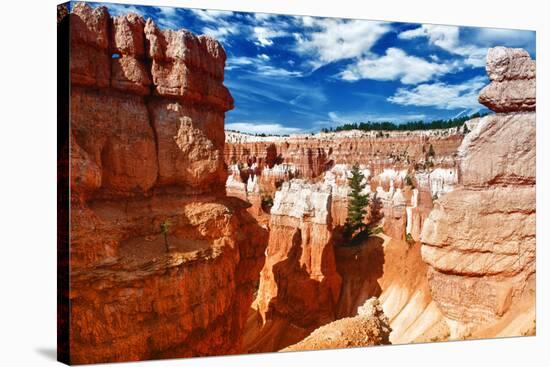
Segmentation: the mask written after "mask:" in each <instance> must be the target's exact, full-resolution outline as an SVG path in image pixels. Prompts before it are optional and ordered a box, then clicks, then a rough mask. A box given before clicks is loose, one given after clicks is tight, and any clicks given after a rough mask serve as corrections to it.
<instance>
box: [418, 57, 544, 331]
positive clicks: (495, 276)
mask: <svg viewBox="0 0 550 367" xmlns="http://www.w3.org/2000/svg"><path fill="white" fill-rule="evenodd" d="M525 55H526V53H525V52H523V51H518V50H510V49H503V48H496V49H491V50H490V51H489V53H488V56H487V61H488V66H487V69H488V71H489V76H490V77H491V79H492V80H493V82H492V83H495V82H497V83H500V82H501V81H503V80H504V81H506V80H508V81H510V83H513V81H514V80H515V79H516V78H518V77H520V76H522V77H523V76H525V77H527V76H532V77H533V78H534V65H532V63H533V62H532V61H530V60H528V58H526V56H525ZM533 83H534V79H533ZM521 88H522V87H521ZM521 88H520V89H521ZM521 90H523V89H521ZM523 92H525V93H530V92H529V90H524V91H523ZM484 93H487V90H485V92H482V96H483V95H484ZM532 97H533V100H532V101H530V102H529V103H528V105H529V106H530V107H529V108H531V107H532V108H533V109H534V107H535V103H534V95H533V96H532ZM480 100H481V101H482V102H484V103H486V105H487V106H488V107H490V108H495V107H494V104H493V103H492V101H487V100H486V99H484V98H482V97H481V96H480ZM516 102H517V100H510V101H509V100H507V99H506V98H504V99H502V100H501V102H499V103H503V104H504V105H503V106H498V107H497V108H496V110H497V111H515V112H509V113H506V114H496V115H489V116H486V117H483V118H482V119H481V120H480V121H479V122H478V124H477V125H476V126H475V127H474V129H473V130H472V131H471V133H469V134H468V135H467V136H466V138H465V139H464V141H463V143H462V144H461V146H460V148H459V156H460V158H461V164H460V172H461V180H460V186H459V188H458V189H455V190H454V191H453V192H450V193H448V194H446V195H445V196H443V197H442V198H441V199H440V200H438V201H437V202H436V203H435V206H434V209H433V211H432V212H431V213H430V215H429V217H428V219H427V220H426V222H425V224H424V227H423V231H422V235H421V240H422V242H423V243H424V245H423V247H422V256H423V259H424V261H426V262H427V263H428V264H429V267H430V269H429V271H428V278H429V285H430V288H431V293H432V296H433V298H434V300H435V301H436V302H437V304H438V306H439V308H440V309H441V310H442V312H443V313H444V315H445V317H446V318H447V321H448V324H449V326H450V327H451V337H454V338H460V337H467V336H469V335H473V334H475V333H476V332H477V331H479V330H480V329H483V328H487V327H489V325H491V324H494V323H498V322H499V320H502V319H503V318H505V317H508V318H510V317H511V316H506V315H507V314H508V313H510V312H514V310H515V309H516V305H518V304H520V303H521V304H525V303H526V302H527V304H529V303H530V304H531V306H526V308H524V312H525V314H532V316H533V317H534V313H531V311H530V310H529V308H530V307H531V308H533V310H534V298H533V297H534V279H535V210H536V209H535V208H536V205H535V182H536V175H535V150H536V149H535V141H536V139H535V138H536V131H535V113H534V112H520V111H522V110H523V109H524V107H525V105H524V104H518V103H516ZM526 298H527V299H528V300H530V301H525V299H526ZM514 325H515V327H514V328H508V329H507V331H506V332H505V333H504V334H502V335H507V336H511V335H521V334H522V333H523V330H524V329H528V328H530V327H531V326H532V320H529V319H527V320H526V319H525V318H524V319H522V320H520V321H516V322H515V324H514Z"/></svg>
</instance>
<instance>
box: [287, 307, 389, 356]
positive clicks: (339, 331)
mask: <svg viewBox="0 0 550 367" xmlns="http://www.w3.org/2000/svg"><path fill="white" fill-rule="evenodd" d="M390 332H391V328H390V326H389V321H388V318H387V317H386V315H384V311H383V310H382V307H381V306H380V302H379V301H378V299H376V298H371V299H369V300H367V301H366V302H365V304H364V305H363V306H361V307H359V309H358V313H357V316H355V317H346V318H342V319H339V320H336V321H334V322H331V323H330V324H327V325H324V326H322V327H320V328H318V329H317V330H315V331H314V332H313V333H311V335H309V336H308V337H307V338H305V339H304V340H302V341H301V342H299V343H297V344H294V345H291V346H289V347H287V348H285V349H283V350H282V352H291V351H300V350H319V349H335V348H351V347H368V346H373V345H383V344H391V343H390V340H389V335H390Z"/></svg>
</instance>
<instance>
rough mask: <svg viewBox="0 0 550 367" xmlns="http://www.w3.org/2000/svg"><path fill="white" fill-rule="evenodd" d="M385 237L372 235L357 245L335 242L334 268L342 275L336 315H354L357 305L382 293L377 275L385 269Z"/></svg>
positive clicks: (381, 273)
mask: <svg viewBox="0 0 550 367" xmlns="http://www.w3.org/2000/svg"><path fill="white" fill-rule="evenodd" d="M383 243H384V240H383V239H382V238H380V237H377V236H371V237H369V238H367V239H366V240H364V241H363V242H362V243H361V244H360V245H358V246H353V247H347V246H337V247H335V252H336V269H337V270H338V273H339V274H340V276H341V277H342V290H341V292H340V300H339V302H338V307H337V318H342V317H349V316H355V315H356V314H357V307H358V306H360V305H362V304H363V303H364V302H365V301H366V300H367V299H369V298H371V297H378V296H380V294H381V293H382V288H381V287H380V283H379V281H378V280H379V279H380V278H381V277H382V275H383V273H384V262H385V255H384V247H383Z"/></svg>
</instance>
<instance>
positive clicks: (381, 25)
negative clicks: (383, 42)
mask: <svg viewBox="0 0 550 367" xmlns="http://www.w3.org/2000/svg"><path fill="white" fill-rule="evenodd" d="M303 23H304V26H306V27H308V26H311V27H313V28H314V30H313V31H311V32H309V31H306V32H304V35H302V34H298V33H295V34H294V37H295V39H296V43H297V45H296V51H297V52H298V53H300V54H302V55H305V56H310V57H312V58H313V60H311V61H310V63H311V64H312V66H314V67H315V68H318V67H320V66H323V65H326V64H329V63H331V62H335V61H338V60H344V59H351V58H355V57H359V56H362V55H365V54H366V53H368V52H369V51H370V49H371V48H372V46H374V44H375V43H376V42H377V41H378V40H379V39H380V38H381V37H382V36H383V35H384V34H386V33H387V32H389V31H390V30H391V28H390V26H389V25H388V23H385V22H374V21H366V20H343V19H330V18H319V19H316V18H304V19H303Z"/></svg>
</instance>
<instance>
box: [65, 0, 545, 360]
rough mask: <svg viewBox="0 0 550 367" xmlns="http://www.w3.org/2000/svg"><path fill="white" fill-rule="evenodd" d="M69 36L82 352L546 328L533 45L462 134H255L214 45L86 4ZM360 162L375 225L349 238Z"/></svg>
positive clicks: (242, 349) (69, 143)
mask: <svg viewBox="0 0 550 367" xmlns="http://www.w3.org/2000/svg"><path fill="white" fill-rule="evenodd" d="M69 24H70V27H69ZM58 32H59V34H60V35H61V36H63V35H65V36H67V37H68V34H70V35H71V37H70V49H71V51H72V52H71V54H70V63H69V66H70V75H71V80H70V86H71V90H70V101H71V104H70V115H71V125H70V134H69V136H68V137H67V139H66V141H65V143H64V145H63V144H62V145H63V150H62V153H61V154H63V155H64V156H65V157H66V159H67V157H70V168H71V171H70V177H67V180H69V182H70V188H71V198H70V199H71V213H70V215H71V217H70V221H71V228H70V236H71V246H70V250H69V251H70V253H69V255H70V268H71V278H70V289H69V290H68V292H67V293H66V294H62V297H64V300H65V301H66V302H67V304H70V313H69V314H67V315H66V320H65V321H66V322H67V325H68V326H67V327H68V328H69V329H70V333H69V336H68V339H67V340H65V341H64V344H62V345H61V346H60V347H61V348H64V350H65V351H67V353H68V355H69V357H68V358H69V361H70V362H71V363H98V362H111V361H128V360H142V359H156V358H176V357H195V356H209V355H221V354H240V353H257V352H276V351H295V350H310V349H326V348H343V347H358V346H372V345H381V344H402V343H415V342H434V341H445V340H462V339H472V338H487V337H500V336H523V335H534V334H535V333H536V324H535V302H534V300H535V277H536V270H535V217H536V209H535V208H536V206H535V184H536V175H535V150H536V149H535V105H536V103H535V92H534V88H535V61H533V60H531V58H530V56H529V54H528V53H527V52H525V51H524V50H521V49H509V48H504V47H496V48H492V49H490V50H489V53H488V55H487V74H488V76H489V79H490V80H491V82H490V84H489V85H488V86H486V87H485V88H484V89H483V90H482V91H481V92H480V96H479V101H480V102H481V103H483V104H484V105H486V106H487V107H488V108H490V109H491V110H492V111H493V113H491V114H489V115H486V116H483V117H479V118H475V119H472V120H468V121H466V122H465V123H464V126H460V127H453V128H448V129H433V130H417V131H384V132H383V133H382V134H380V133H379V132H375V131H359V130H351V131H343V132H329V133H321V132H319V133H315V134H295V135H290V136H254V135H249V134H244V133H239V132H234V131H224V117H225V112H227V111H228V110H230V109H232V108H233V107H234V101H233V97H232V96H231V93H230V91H229V90H228V89H227V88H226V87H225V86H224V85H223V78H224V68H225V62H226V54H225V51H224V49H223V47H222V46H221V44H220V43H219V42H218V41H216V40H215V39H213V38H211V37H209V36H204V35H202V36H196V35H194V34H192V33H191V32H188V31H186V30H179V31H174V30H162V29H160V28H158V27H157V25H156V24H155V23H154V22H153V21H152V20H151V19H148V20H144V19H143V18H142V17H140V16H138V15H136V14H126V15H118V16H111V15H110V14H109V12H108V11H107V9H106V8H105V7H97V8H92V7H91V6H89V5H87V4H84V3H77V4H75V5H74V6H73V8H72V9H71V11H70V12H69V11H68V10H67V9H64V10H63V9H62V8H61V10H59V14H58ZM67 40H69V38H67ZM113 52H116V53H117V54H119V56H120V57H118V58H112V57H111V54H112V53H113ZM354 166H357V167H358V169H359V171H360V172H361V174H362V175H363V176H364V182H363V183H364V189H363V192H362V193H363V194H365V195H366V194H368V195H369V205H368V206H367V208H366V215H365V217H364V224H365V225H366V226H368V227H369V228H370V229H371V230H372V234H371V235H370V236H368V237H367V236H366V237H365V238H362V239H361V240H357V241H355V242H354V243H351V242H350V241H349V240H346V239H345V238H346V237H345V236H344V227H345V224H346V220H347V216H348V206H349V204H350V193H351V188H350V184H349V179H350V175H351V172H352V169H353V167H354ZM167 223H169V226H168V227H163V226H165V225H166V224H167ZM504 224H505V225H504ZM163 228H164V229H163ZM163 231H164V232H163ZM165 235H166V237H165ZM166 244H168V248H166Z"/></svg>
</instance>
